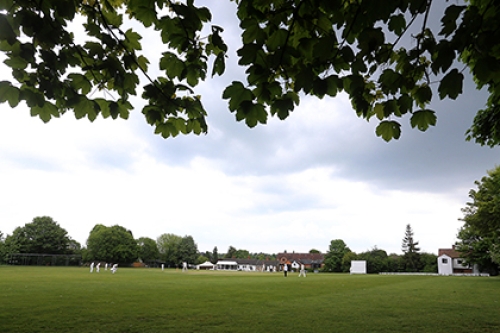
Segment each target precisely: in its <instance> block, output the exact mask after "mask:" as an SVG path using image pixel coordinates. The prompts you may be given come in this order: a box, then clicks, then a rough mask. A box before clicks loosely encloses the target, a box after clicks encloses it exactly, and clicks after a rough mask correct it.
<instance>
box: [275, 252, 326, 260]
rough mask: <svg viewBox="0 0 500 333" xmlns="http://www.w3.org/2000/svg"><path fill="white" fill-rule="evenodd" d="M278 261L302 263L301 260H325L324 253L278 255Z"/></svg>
mask: <svg viewBox="0 0 500 333" xmlns="http://www.w3.org/2000/svg"><path fill="white" fill-rule="evenodd" d="M276 258H277V259H278V260H281V258H286V259H287V260H288V261H294V260H295V261H301V260H324V259H325V255H324V254H323V253H278V255H277V256H276Z"/></svg>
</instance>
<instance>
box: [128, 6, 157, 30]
mask: <svg viewBox="0 0 500 333" xmlns="http://www.w3.org/2000/svg"><path fill="white" fill-rule="evenodd" d="M133 14H134V17H135V18H136V19H137V20H139V21H141V22H142V23H143V24H144V26H145V27H150V26H151V25H152V24H153V23H155V22H156V21H157V16H156V11H155V10H154V8H151V7H146V6H138V7H136V8H134V11H133Z"/></svg>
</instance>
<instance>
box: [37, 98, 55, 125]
mask: <svg viewBox="0 0 500 333" xmlns="http://www.w3.org/2000/svg"><path fill="white" fill-rule="evenodd" d="M31 115H32V116H33V117H35V116H38V117H39V118H40V119H41V120H42V121H43V122H44V123H47V122H48V121H49V120H50V119H51V118H52V117H59V112H58V110H57V107H56V106H55V105H54V104H52V103H50V102H45V103H44V104H43V106H38V105H35V106H33V107H32V108H31Z"/></svg>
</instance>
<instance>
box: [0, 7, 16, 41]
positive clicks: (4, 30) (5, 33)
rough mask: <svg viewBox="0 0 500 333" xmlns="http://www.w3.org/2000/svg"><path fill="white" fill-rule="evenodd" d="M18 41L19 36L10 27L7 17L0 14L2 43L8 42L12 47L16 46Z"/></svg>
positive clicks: (0, 38) (0, 39) (0, 37)
mask: <svg viewBox="0 0 500 333" xmlns="http://www.w3.org/2000/svg"><path fill="white" fill-rule="evenodd" d="M16 39H17V35H16V33H15V32H14V29H12V27H11V26H10V23H9V21H8V20H7V16H6V15H5V14H2V13H0V41H4V40H5V41H7V42H8V43H9V44H10V45H12V44H14V43H15V41H16Z"/></svg>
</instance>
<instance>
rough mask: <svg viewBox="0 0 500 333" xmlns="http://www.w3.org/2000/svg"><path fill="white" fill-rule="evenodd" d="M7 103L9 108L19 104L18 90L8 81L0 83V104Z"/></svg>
mask: <svg viewBox="0 0 500 333" xmlns="http://www.w3.org/2000/svg"><path fill="white" fill-rule="evenodd" d="M6 101H7V102H9V105H10V107H11V108H14V107H16V106H17V105H18V104H19V89H18V88H16V87H14V86H12V85H11V84H10V82H8V81H0V103H4V102H6Z"/></svg>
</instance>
